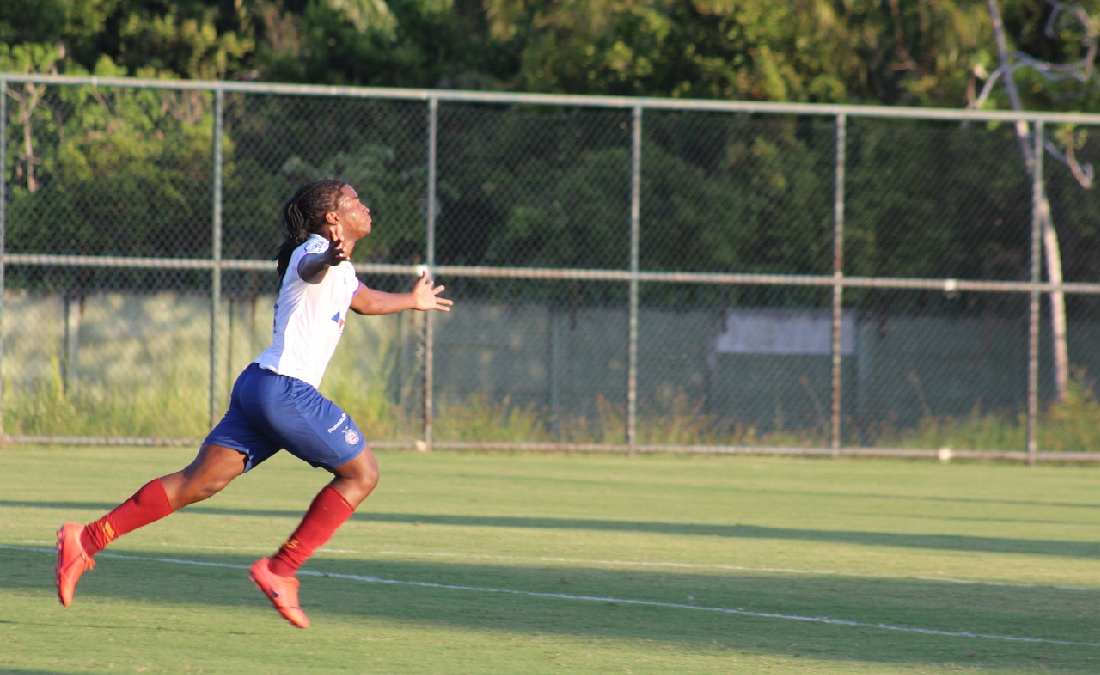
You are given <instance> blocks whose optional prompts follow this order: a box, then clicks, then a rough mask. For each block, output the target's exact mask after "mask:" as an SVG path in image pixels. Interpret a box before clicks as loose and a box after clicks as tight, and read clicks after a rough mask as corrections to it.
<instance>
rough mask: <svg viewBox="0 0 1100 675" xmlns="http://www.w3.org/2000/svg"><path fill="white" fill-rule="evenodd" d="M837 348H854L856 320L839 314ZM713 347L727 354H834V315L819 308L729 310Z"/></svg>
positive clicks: (847, 352) (850, 350) (845, 349)
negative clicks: (838, 345) (839, 326)
mask: <svg viewBox="0 0 1100 675" xmlns="http://www.w3.org/2000/svg"><path fill="white" fill-rule="evenodd" d="M840 325H841V339H840V351H841V353H842V354H851V353H852V352H853V351H854V349H855V327H856V324H855V319H854V317H853V316H852V313H851V312H850V311H846V312H842V313H841V320H840ZM715 349H716V351H718V352H719V353H726V354H821V355H829V354H832V353H833V315H832V312H830V311H828V310H818V309H732V310H729V311H728V312H727V314H726V322H725V326H724V328H723V330H722V332H721V333H719V335H718V340H717V342H716V344H715Z"/></svg>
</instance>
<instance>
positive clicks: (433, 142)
mask: <svg viewBox="0 0 1100 675" xmlns="http://www.w3.org/2000/svg"><path fill="white" fill-rule="evenodd" d="M438 146H439V99H438V98H436V97H435V96H431V97H429V98H428V185H427V188H428V210H427V214H426V216H425V219H426V222H425V223H424V230H425V232H424V234H425V237H424V239H425V241H424V248H425V250H424V264H425V266H426V267H427V269H428V270H429V274H431V272H430V270H431V269H432V268H433V267H435V217H436V211H437V208H436V180H437V175H436V172H437V170H438V157H439V148H438ZM432 314H433V312H424V449H425V450H426V451H428V452H430V451H431V449H432V422H433V419H432V387H433V386H434V383H433V380H434V379H435V374H434V372H433V366H434V364H433V356H434V353H433V352H434V350H435V322H434V321H433V318H432Z"/></svg>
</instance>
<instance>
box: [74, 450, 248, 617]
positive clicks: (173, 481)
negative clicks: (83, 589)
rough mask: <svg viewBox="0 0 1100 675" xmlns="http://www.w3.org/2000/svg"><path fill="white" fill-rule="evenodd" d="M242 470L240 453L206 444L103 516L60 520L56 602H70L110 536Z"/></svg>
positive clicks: (202, 494) (206, 493) (197, 497)
mask: <svg viewBox="0 0 1100 675" xmlns="http://www.w3.org/2000/svg"><path fill="white" fill-rule="evenodd" d="M244 469H245V455H244V454H243V453H241V452H240V451H238V450H233V449H231V448H226V447H223V446H220V445H214V444H210V443H205V444H203V446H202V447H201V448H200V449H199V453H198V455H196V457H195V459H194V460H193V461H192V462H191V463H190V464H189V465H187V467H185V468H183V469H181V470H180V471H176V472H175V473H171V474H168V475H166V476H162V477H160V478H155V479H153V480H151V481H149V482H148V483H146V484H145V485H143V486H142V487H141V488H140V489H139V490H138V491H137V492H135V493H134V494H133V495H131V496H130V498H129V499H127V500H126V501H124V502H122V503H121V504H119V505H118V506H117V507H115V508H114V509H112V510H111V511H110V512H109V513H107V514H106V515H104V516H103V517H102V518H100V519H98V520H96V521H94V522H91V523H88V524H87V525H81V524H80V523H65V524H64V525H62V526H61V529H59V530H58V531H57V574H56V577H57V579H56V581H57V596H58V599H59V600H60V601H61V604H62V605H64V606H66V607H68V606H69V605H70V604H71V603H72V599H73V591H74V590H75V589H76V582H77V581H79V580H80V577H81V575H82V574H84V572H85V571H87V570H90V569H92V568H93V567H94V566H95V559H94V556H95V554H97V553H99V552H100V551H101V550H103V549H104V548H105V547H106V546H107V545H108V544H110V543H111V542H112V541H114V540H115V539H117V538H118V537H121V536H122V535H124V534H126V533H128V532H133V531H134V530H136V529H138V528H139V527H144V526H145V525H148V524H150V523H153V522H156V521H158V520H160V519H161V518H164V517H165V516H167V515H169V514H170V513H172V512H173V511H176V510H178V509H181V508H183V507H184V506H187V505H188V504H194V503H195V502H197V501H201V500H203V499H206V498H208V497H210V496H212V495H214V494H216V493H217V492H219V491H220V490H221V489H222V488H224V487H225V486H226V485H228V484H229V483H230V481H232V480H233V479H234V478H236V477H237V476H239V475H241V473H243V472H244Z"/></svg>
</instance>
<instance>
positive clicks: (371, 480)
mask: <svg viewBox="0 0 1100 675" xmlns="http://www.w3.org/2000/svg"><path fill="white" fill-rule="evenodd" d="M365 454H366V455H367V461H366V462H365V463H364V466H363V470H362V471H361V472H360V475H359V480H358V483H359V487H360V488H362V489H363V490H364V491H365V492H366V493H367V494H370V492H371V490H373V489H374V487H375V486H376V485H378V479H379V478H380V475H379V473H378V460H376V459H375V458H374V454H373V453H371V452H370V451H369V450H368V451H366V453H365Z"/></svg>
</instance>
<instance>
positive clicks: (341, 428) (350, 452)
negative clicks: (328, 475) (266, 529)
mask: <svg viewBox="0 0 1100 675" xmlns="http://www.w3.org/2000/svg"><path fill="white" fill-rule="evenodd" d="M206 442H207V443H212V444H214V445H221V446H224V447H227V448H232V449H234V450H239V451H240V452H242V453H244V454H245V456H246V458H247V462H246V464H245V471H248V470H250V469H252V468H253V467H255V466H257V465H258V464H260V463H261V462H263V461H264V460H266V459H267V458H268V457H271V456H272V455H274V454H275V453H276V452H278V451H279V450H281V449H283V448H285V449H286V450H287V452H289V453H290V454H292V455H294V456H295V457H298V458H300V459H303V460H305V461H306V462H309V463H310V464H311V465H312V466H319V467H324V468H329V469H331V468H335V467H338V466H340V465H341V464H344V463H345V462H348V461H351V460H352V459H355V457H357V456H358V455H359V453H361V452H363V448H365V447H367V443H366V441H365V440H364V439H363V434H362V433H360V432H359V427H357V426H356V425H355V422H353V421H352V419H351V416H350V415H348V414H347V413H346V412H344V411H343V410H341V409H340V406H338V405H336V404H335V403H333V402H332V401H330V400H328V399H327V398H325V397H324V396H322V395H321V392H319V391H317V388H316V387H314V386H313V385H311V384H308V383H306V382H303V381H302V380H299V379H296V378H293V377H287V376H285V375H279V374H278V373H274V372H272V371H270V370H265V369H263V368H261V367H260V366H259V365H258V364H256V363H253V364H251V365H249V366H248V367H247V368H245V369H244V372H242V373H241V374H240V375H239V376H238V377H237V381H236V383H235V384H234V385H233V394H232V395H231V396H230V398H229V410H228V411H226V413H225V417H223V418H222V420H221V421H220V422H218V425H217V426H216V427H214V430H213V431H211V432H210V434H209V435H208V436H207V437H206Z"/></svg>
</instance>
